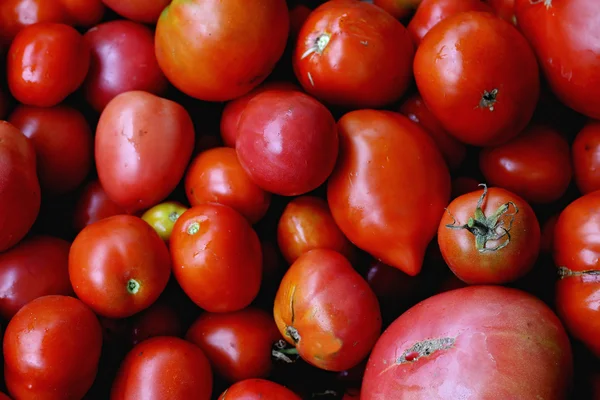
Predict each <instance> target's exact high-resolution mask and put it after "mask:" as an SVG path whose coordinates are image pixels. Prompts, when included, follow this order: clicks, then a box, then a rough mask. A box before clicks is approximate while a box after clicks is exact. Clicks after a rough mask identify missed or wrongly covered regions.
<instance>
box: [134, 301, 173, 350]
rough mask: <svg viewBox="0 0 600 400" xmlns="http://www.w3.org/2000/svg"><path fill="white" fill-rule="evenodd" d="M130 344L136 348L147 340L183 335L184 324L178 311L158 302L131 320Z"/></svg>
mask: <svg viewBox="0 0 600 400" xmlns="http://www.w3.org/2000/svg"><path fill="white" fill-rule="evenodd" d="M129 332H130V335H129V336H130V343H131V344H132V345H133V346H135V345H137V344H138V343H141V342H143V341H144V340H146V339H150V338H153V337H157V336H175V337H179V336H181V335H183V324H182V322H181V317H180V315H179V313H178V310H175V309H174V308H173V307H171V306H168V305H166V304H163V303H159V302H156V303H154V304H152V305H151V306H150V307H148V308H147V309H145V310H144V311H142V312H140V313H139V314H136V315H134V316H133V317H132V318H131V321H130V326H129Z"/></svg>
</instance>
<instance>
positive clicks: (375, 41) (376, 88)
mask: <svg viewBox="0 0 600 400" xmlns="http://www.w3.org/2000/svg"><path fill="white" fill-rule="evenodd" d="M414 53H415V49H414V46H413V44H412V43H411V40H410V36H409V35H408V31H407V30H406V28H404V26H403V25H402V24H401V23H400V22H398V21H397V20H396V19H395V18H394V17H392V16H391V15H390V14H388V13H387V12H385V11H383V10H382V9H381V8H379V7H377V6H375V5H373V4H369V3H367V2H360V1H355V0H337V1H328V2H326V3H325V4H323V5H321V6H320V7H318V8H317V9H315V10H314V11H313V12H312V13H311V14H310V15H309V17H308V19H307V20H306V22H305V23H304V25H303V26H302V29H301V30H300V33H299V34H298V39H297V44H296V49H295V50H294V56H293V57H294V59H293V62H294V71H295V73H296V77H297V78H298V80H299V81H300V83H301V84H302V87H303V88H304V89H305V90H306V91H307V92H308V93H309V94H311V95H313V96H315V97H317V98H318V99H319V100H322V101H324V102H326V103H329V104H333V105H338V106H344V107H351V108H377V107H381V106H384V105H386V104H389V103H391V102H393V101H395V100H397V99H399V98H400V97H401V96H402V95H403V94H404V92H406V89H407V88H408V85H409V84H410V81H411V79H412V60H413V56H414Z"/></svg>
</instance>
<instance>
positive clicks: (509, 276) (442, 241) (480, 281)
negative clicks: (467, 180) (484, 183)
mask: <svg viewBox="0 0 600 400" xmlns="http://www.w3.org/2000/svg"><path fill="white" fill-rule="evenodd" d="M438 244H439V246H440V250H441V252H442V256H443V257H444V261H446V264H448V267H450V269H451V270H452V272H454V274H455V275H456V276H457V277H458V278H459V279H461V280H462V281H464V282H466V283H468V284H471V285H476V284H477V285H484V284H503V283H508V282H512V281H514V280H516V279H518V278H520V277H522V276H524V275H525V274H526V273H527V272H529V271H530V270H531V268H532V267H533V265H534V263H535V261H536V260H537V257H538V254H539V252H540V224H539V222H538V220H537V217H536V216H535V213H534V212H533V210H532V209H531V206H530V205H529V204H528V203H527V202H526V201H525V200H523V199H522V198H520V197H519V196H517V195H516V194H514V193H511V192H509V191H508V190H505V189H501V188H490V189H489V190H488V188H487V187H484V189H483V190H478V191H476V192H471V193H468V194H465V195H462V196H460V197H458V198H456V199H454V200H453V201H452V202H451V203H450V205H449V206H448V209H447V212H446V213H445V214H444V216H443V217H442V220H441V221H440V226H439V229H438Z"/></svg>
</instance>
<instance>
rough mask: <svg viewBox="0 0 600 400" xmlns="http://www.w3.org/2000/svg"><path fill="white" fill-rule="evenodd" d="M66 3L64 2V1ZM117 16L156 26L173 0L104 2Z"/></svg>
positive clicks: (108, 0)
mask: <svg viewBox="0 0 600 400" xmlns="http://www.w3.org/2000/svg"><path fill="white" fill-rule="evenodd" d="M63 1H64V0H63ZM102 1H103V2H104V4H106V5H107V6H108V7H110V8H111V9H112V10H114V11H115V12H116V13H117V14H119V15H121V16H123V17H125V18H127V19H130V20H132V21H137V22H143V23H146V24H155V23H156V21H157V20H158V17H159V16H160V13H162V12H163V10H164V9H165V7H167V6H168V5H169V3H170V2H171V0H127V1H120V0H102Z"/></svg>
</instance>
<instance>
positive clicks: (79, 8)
mask: <svg viewBox="0 0 600 400" xmlns="http://www.w3.org/2000/svg"><path fill="white" fill-rule="evenodd" d="M46 1H47V0H46ZM60 3H61V4H62V5H63V7H64V9H65V11H66V13H67V16H68V19H69V21H70V22H71V23H72V24H74V25H76V26H84V27H89V26H94V25H96V24H98V23H100V21H102V17H104V12H105V11H106V8H105V7H104V4H103V3H102V0H60Z"/></svg>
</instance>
